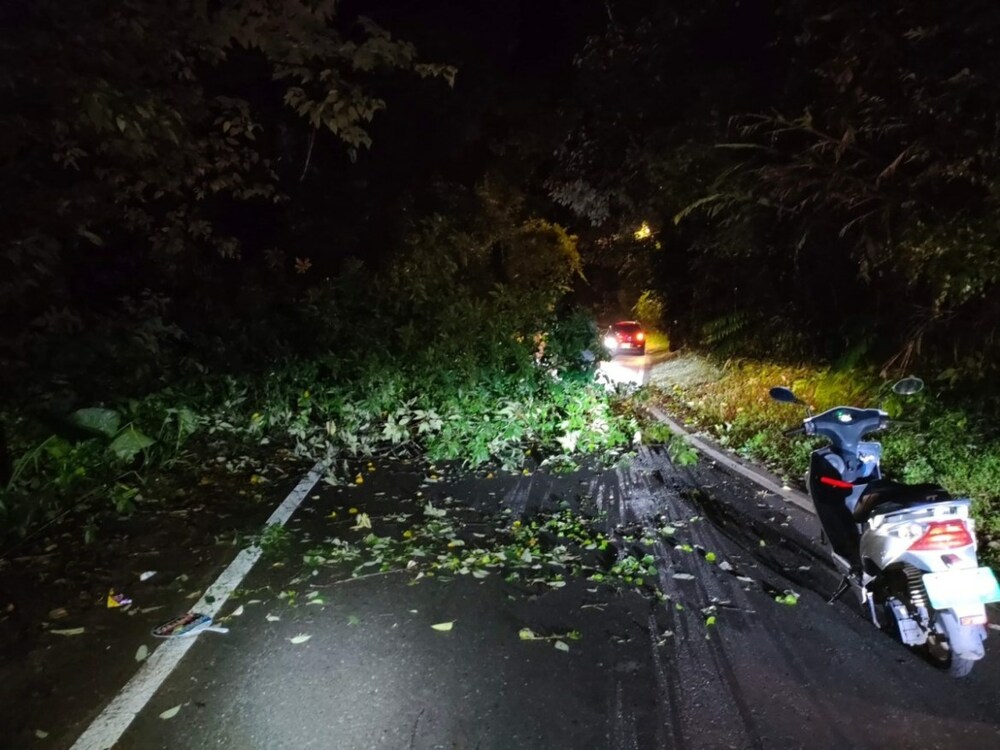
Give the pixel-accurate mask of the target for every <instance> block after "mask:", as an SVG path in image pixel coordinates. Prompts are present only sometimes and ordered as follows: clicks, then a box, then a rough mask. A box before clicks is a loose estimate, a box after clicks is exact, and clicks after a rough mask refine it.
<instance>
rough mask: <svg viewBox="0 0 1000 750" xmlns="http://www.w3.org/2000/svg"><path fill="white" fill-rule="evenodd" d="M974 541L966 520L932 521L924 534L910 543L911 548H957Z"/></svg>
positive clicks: (966, 545)
mask: <svg viewBox="0 0 1000 750" xmlns="http://www.w3.org/2000/svg"><path fill="white" fill-rule="evenodd" d="M972 543H973V539H972V534H970V533H969V529H968V528H967V527H966V525H965V522H964V521H959V520H954V521H931V522H930V523H929V524H927V530H926V531H925V532H924V535H923V536H922V537H920V538H919V539H918V540H917V541H915V542H914V543H913V544H911V545H910V549H911V550H918V551H920V550H924V551H926V550H935V549H955V548H957V547H968V546H969V545H970V544H972Z"/></svg>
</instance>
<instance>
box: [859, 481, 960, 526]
mask: <svg viewBox="0 0 1000 750" xmlns="http://www.w3.org/2000/svg"><path fill="white" fill-rule="evenodd" d="M950 499H951V495H950V494H948V491H947V490H946V489H944V488H943V487H942V486H941V485H938V484H902V483H900V482H893V481H891V480H889V479H877V480H875V481H874V482H871V483H870V484H869V485H868V486H867V487H866V488H865V491H864V492H862V493H861V497H860V498H859V499H858V504H857V505H855V506H854V520H855V521H857V522H858V523H864V522H865V521H867V520H868V519H869V518H870V517H871V516H873V515H875V513H876V512H878V513H892V512H893V511H896V510H903V509H904V508H909V507H911V506H913V505H925V504H927V503H936V502H941V501H944V500H950Z"/></svg>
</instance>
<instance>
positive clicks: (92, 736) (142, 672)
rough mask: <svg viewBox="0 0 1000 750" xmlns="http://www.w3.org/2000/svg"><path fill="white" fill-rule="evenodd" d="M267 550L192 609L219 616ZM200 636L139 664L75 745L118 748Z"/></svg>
mask: <svg viewBox="0 0 1000 750" xmlns="http://www.w3.org/2000/svg"><path fill="white" fill-rule="evenodd" d="M322 475H323V469H322V464H319V463H317V464H316V465H315V466H313V468H312V469H310V470H309V473H308V474H306V475H305V476H304V477H303V478H302V479H301V480H300V481H299V483H298V484H297V485H296V486H295V489H293V490H292V491H291V492H290V493H288V497H286V498H285V499H284V501H283V502H282V503H281V505H279V506H278V507H277V508H276V509H275V511H274V513H272V514H271V517H270V518H268V519H267V523H266V524H265V528H266V527H267V526H273V525H279V526H284V525H285V523H286V522H287V521H288V519H289V518H290V517H291V515H292V513H294V512H295V510H296V509H297V508H298V507H299V505H300V504H301V503H302V501H303V500H304V499H305V497H306V495H307V494H308V493H309V492H310V491H311V490H312V488H313V487H315V486H316V482H318V481H319V479H320V477H321V476H322ZM261 552H262V550H261V548H260V547H258V546H257V545H251V546H250V547H247V548H246V549H244V550H242V551H241V552H240V553H239V554H238V555H237V556H236V558H235V559H234V560H233V561H232V562H231V563H230V564H229V567H228V568H226V569H225V570H224V571H222V573H221V574H220V575H219V577H218V578H216V579H215V582H214V583H213V584H212V585H211V586H209V587H208V589H207V590H206V591H205V593H204V594H202V597H201V599H199V600H198V601H197V603H196V604H195V605H194V607H192V608H191V609H192V611H194V612H200V613H204V614H206V615H211V616H212V617H215V615H216V614H218V612H219V610H220V609H222V607H223V605H224V604H225V603H226V600H228V599H229V597H230V595H231V594H232V593H233V591H235V590H236V587H237V586H239V585H240V583H241V582H242V581H243V579H244V578H245V577H246V575H247V573H249V572H250V569H251V568H252V567H253V566H254V563H256V562H257V560H258V559H259V558H260V556H261ZM196 639H197V636H192V637H190V638H178V639H173V640H168V641H165V642H164V643H163V644H162V645H161V646H159V647H158V648H157V649H156V650H155V651H153V653H152V654H150V656H149V658H148V659H146V661H145V662H143V663H142V666H140V667H139V671H138V672H136V673H135V675H133V676H132V679H130V680H129V681H128V682H127V683H126V684H125V687H123V688H122V689H121V691H120V692H119V693H118V695H116V696H115V697H114V699H112V701H111V703H109V704H108V705H107V707H106V708H105V709H104V710H103V711H102V712H101V713H100V715H99V716H98V717H97V718H96V719H94V721H92V722H91V724H90V726H89V727H87V729H86V731H85V732H84V733H83V734H82V735H80V738H79V739H78V740H77V741H76V742H75V743H74V744H73V747H72V748H71V750H108V748H111V747H114V745H115V743H116V742H118V740H119V739H121V736H122V735H123V734H124V733H125V730H127V729H128V727H129V725H130V724H131V723H132V721H133V720H134V719H135V717H136V716H137V715H138V714H139V712H140V711H141V710H142V709H143V708H144V707H145V706H146V704H147V703H148V702H149V700H150V699H151V698H152V697H153V696H154V695H155V694H156V691H157V690H159V689H160V686H161V685H162V684H163V683H164V681H165V680H166V679H167V677H169V676H170V673H171V672H172V671H173V670H174V668H175V667H176V666H177V665H178V664H179V663H180V661H181V659H183V658H184V654H186V653H187V652H188V650H189V649H190V648H191V646H193V645H194V642H195V640H196Z"/></svg>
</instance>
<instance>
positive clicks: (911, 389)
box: [892, 376, 924, 396]
mask: <svg viewBox="0 0 1000 750" xmlns="http://www.w3.org/2000/svg"><path fill="white" fill-rule="evenodd" d="M923 389H924V381H923V380H921V379H920V378H915V377H912V376H911V377H908V378H903V379H902V380H900V381H898V382H897V383H896V384H895V385H893V386H892V392H893V393H895V394H897V395H899V396H912V395H913V394H914V393H920V391H922V390H923Z"/></svg>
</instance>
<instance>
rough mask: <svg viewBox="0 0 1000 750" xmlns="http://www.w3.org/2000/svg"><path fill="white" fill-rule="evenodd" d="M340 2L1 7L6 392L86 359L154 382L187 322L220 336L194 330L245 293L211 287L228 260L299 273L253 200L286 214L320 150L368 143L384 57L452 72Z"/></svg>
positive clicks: (398, 66) (0, 358)
mask: <svg viewBox="0 0 1000 750" xmlns="http://www.w3.org/2000/svg"><path fill="white" fill-rule="evenodd" d="M336 5H337V4H336V3H335V2H333V0H225V1H224V2H218V3H215V2H213V3H205V2H201V3H194V4H193V5H192V4H188V5H187V6H185V8H184V9H183V10H178V9H177V8H175V7H173V6H167V5H164V4H163V3H157V2H152V1H151V0H137V1H136V2H129V3H118V4H108V3H104V2H98V1H96V0H81V1H80V2H75V3H70V4H66V3H60V2H56V1H55V0H39V2H32V3H26V4H19V5H18V6H17V9H16V10H12V11H9V13H8V12H7V11H5V12H4V22H3V23H2V24H0V49H2V50H3V55H4V74H3V75H2V76H0V91H2V92H3V95H4V100H5V101H6V102H7V103H8V106H7V107H6V108H5V110H4V113H3V114H0V125H2V126H3V132H4V138H3V143H2V144H0V157H2V158H0V165H2V166H0V202H2V203H3V205H4V206H5V209H6V214H7V215H8V216H9V217H12V218H11V220H10V221H5V222H4V224H3V225H2V226H0V279H2V281H0V318H2V319H3V320H4V323H5V325H4V331H3V335H2V336H0V362H2V363H3V367H2V368H0V372H2V378H3V380H2V382H0V386H2V390H3V392H4V395H5V398H16V397H17V396H19V395H23V393H24V392H25V391H29V392H31V391H32V388H31V387H26V386H25V384H26V383H32V384H37V383H39V382H47V381H58V380H71V379H72V380H76V379H77V378H78V376H79V373H80V372H84V373H86V377H84V378H80V379H81V380H83V381H84V382H83V383H81V384H80V385H78V386H75V387H76V389H77V390H78V391H83V392H85V393H87V392H88V386H92V388H91V389H90V390H89V395H90V400H97V397H99V396H100V394H101V393H102V392H104V391H105V390H106V386H107V384H108V383H114V384H116V385H121V384H123V383H124V382H125V381H126V380H129V381H131V382H130V383H129V385H130V386H132V387H140V388H144V389H150V388H156V387H162V386H163V385H164V384H165V383H167V382H169V381H170V380H171V379H172V378H176V377H179V376H181V375H190V374H191V372H190V371H189V369H190V368H192V367H197V366H198V365H199V364H201V363H192V362H185V361H184V359H183V356H182V354H183V353H185V352H190V348H189V347H188V346H184V344H188V345H189V344H190V335H189V331H194V332H195V337H196V339H199V340H198V343H199V344H201V345H202V346H203V347H204V349H207V350H212V349H216V350H217V349H218V347H217V346H213V344H212V342H211V341H204V340H202V339H205V338H209V339H210V338H211V334H212V332H213V323H214V321H215V319H216V318H217V317H220V316H218V315H216V314H213V313H217V312H219V311H220V310H224V311H225V312H226V313H227V314H228V315H229V316H231V315H233V313H234V312H244V311H245V310H246V309H247V308H253V307H254V305H253V304H252V301H250V300H237V299H232V298H230V299H223V300H219V301H216V300H215V299H214V298H216V297H223V298H225V297H226V296H227V293H226V292H224V291H223V292H221V293H220V288H221V287H223V285H225V284H229V283H232V279H233V277H234V276H235V275H236V274H241V275H242V277H243V278H242V281H243V282H244V285H248V284H252V285H254V286H257V287H258V288H260V287H261V286H267V287H268V293H267V294H266V295H262V296H264V297H265V300H266V299H267V298H270V297H272V296H276V297H279V298H280V297H281V296H282V295H283V294H284V295H286V296H287V295H288V294H289V293H290V291H292V290H291V289H289V283H288V280H287V279H286V278H285V275H286V273H288V272H290V271H291V266H292V264H291V263H290V262H285V263H283V262H282V258H281V257H280V254H278V253H277V251H274V252H271V251H268V252H267V253H265V252H263V249H262V248H260V247H259V239H258V237H257V234H258V233H259V231H258V230H259V227H258V225H254V226H252V227H250V226H247V224H248V222H247V220H246V218H245V217H249V216H251V215H257V216H259V217H260V222H261V224H262V225H266V224H270V225H271V226H276V225H279V224H282V223H283V222H285V221H288V220H289V214H288V213H286V211H287V210H288V209H286V205H287V204H288V203H289V202H290V200H291V197H290V196H291V193H292V191H293V189H294V188H295V187H296V186H297V185H298V183H299V182H301V181H302V179H304V178H305V176H306V173H307V172H308V170H309V169H310V165H311V164H312V165H316V164H318V163H323V161H322V160H324V159H325V160H326V163H327V164H329V161H330V160H331V158H336V157H333V156H331V154H340V153H343V151H344V150H345V149H346V151H347V153H348V154H349V155H350V156H352V157H354V156H356V155H357V151H358V150H359V149H361V148H367V147H369V146H370V145H371V142H372V139H371V135H370V132H369V129H368V124H369V123H370V122H371V121H372V120H373V118H374V117H375V115H376V113H378V112H380V111H381V110H383V109H385V108H386V106H387V104H386V101H385V100H384V99H383V98H382V97H381V96H379V95H378V94H377V93H376V90H377V89H378V88H380V87H382V86H384V85H385V82H386V81H387V80H389V79H390V78H391V75H390V74H393V73H398V74H404V75H405V74H407V73H409V74H412V75H415V76H419V77H424V78H426V77H439V78H444V79H446V80H447V81H449V83H450V82H453V81H454V76H455V70H454V69H453V68H451V67H450V66H447V65H442V64H428V63H420V62H418V60H417V55H416V51H415V49H414V47H413V45H412V44H409V43H408V42H404V41H400V40H396V39H394V38H392V36H391V35H390V34H389V33H388V32H387V31H386V30H384V29H382V28H380V27H379V26H378V25H377V24H375V23H374V22H373V21H371V20H370V19H367V18H363V17H362V18H358V19H353V20H352V19H350V18H342V17H339V16H338V15H336V14H335V8H336ZM8 15H9V16H10V18H8ZM94 50H100V51H101V53H100V54H99V55H95V54H94ZM324 132H325V133H328V134H329V135H328V136H324V135H323V133H324ZM299 144H301V150H300V149H299ZM314 151H315V152H316V154H317V156H316V157H315V158H314V156H313V153H314ZM320 154H322V155H323V156H320ZM293 157H294V161H296V162H298V164H293V163H292V162H293ZM341 158H342V157H341ZM290 167H291V168H290ZM289 223H293V222H289ZM221 259H225V260H221ZM220 260H221V262H220ZM303 267H305V268H308V266H307V265H306V266H303ZM300 268H301V267H300ZM262 274H266V276H267V281H268V282H269V283H267V284H261V283H260V277H261V275H262ZM256 306H257V309H258V310H259V309H260V307H261V306H262V302H261V301H258V302H257V305H256ZM213 307H215V310H214V311H213V309H212V308H213ZM234 308H236V309H234ZM221 317H223V318H225V317H227V316H221ZM241 322H242V323H244V325H243V326H241V328H242V329H243V330H244V331H247V330H249V332H250V333H251V336H250V339H251V340H252V341H254V342H255V343H256V342H260V341H266V340H269V339H273V338H274V337H273V336H270V335H268V334H269V333H271V332H270V331H268V330H266V327H267V325H268V322H267V321H253V322H252V325H246V324H247V323H248V322H249V321H246V320H244V321H241ZM203 324H204V325H203ZM253 325H259V326H260V328H258V329H257V330H256V331H255V330H254V329H253ZM261 328H262V329H264V330H260V329H261ZM226 333H227V334H228V333H229V332H228V331H227V332H226ZM253 334H256V335H253ZM256 345H257V346H259V343H256ZM182 347H183V348H182ZM230 348H233V346H232V342H230ZM15 394H16V395H15ZM32 395H34V394H32Z"/></svg>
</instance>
